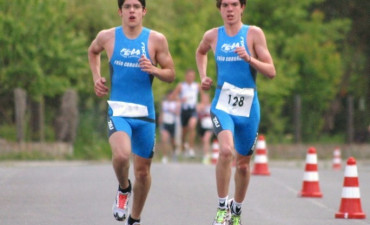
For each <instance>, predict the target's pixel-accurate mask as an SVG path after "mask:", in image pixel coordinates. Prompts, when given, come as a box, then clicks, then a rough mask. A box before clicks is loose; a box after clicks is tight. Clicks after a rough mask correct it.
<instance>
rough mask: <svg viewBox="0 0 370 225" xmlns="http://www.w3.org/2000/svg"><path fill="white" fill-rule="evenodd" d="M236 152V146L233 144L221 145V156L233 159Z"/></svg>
mask: <svg viewBox="0 0 370 225" xmlns="http://www.w3.org/2000/svg"><path fill="white" fill-rule="evenodd" d="M233 154H234V147H233V146H232V145H228V144H227V145H221V146H220V153H219V157H220V158H223V159H226V160H230V161H231V160H232V159H233Z"/></svg>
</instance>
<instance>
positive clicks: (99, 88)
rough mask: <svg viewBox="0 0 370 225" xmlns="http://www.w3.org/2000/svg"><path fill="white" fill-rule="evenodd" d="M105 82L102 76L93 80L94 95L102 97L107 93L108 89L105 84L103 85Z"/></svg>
mask: <svg viewBox="0 0 370 225" xmlns="http://www.w3.org/2000/svg"><path fill="white" fill-rule="evenodd" d="M105 82H106V80H105V78H104V77H100V78H99V79H97V80H96V81H95V84H94V90H95V94H96V96H98V97H103V96H104V95H107V94H108V91H109V89H108V87H107V86H105Z"/></svg>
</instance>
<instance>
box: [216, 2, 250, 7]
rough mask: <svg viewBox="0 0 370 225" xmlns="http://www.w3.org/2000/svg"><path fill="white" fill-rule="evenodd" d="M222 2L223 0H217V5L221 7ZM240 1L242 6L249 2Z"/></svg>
mask: <svg viewBox="0 0 370 225" xmlns="http://www.w3.org/2000/svg"><path fill="white" fill-rule="evenodd" d="M221 3H222V0H216V6H217V8H220V7H221ZM239 3H240V5H241V6H243V5H246V4H247V0H239Z"/></svg>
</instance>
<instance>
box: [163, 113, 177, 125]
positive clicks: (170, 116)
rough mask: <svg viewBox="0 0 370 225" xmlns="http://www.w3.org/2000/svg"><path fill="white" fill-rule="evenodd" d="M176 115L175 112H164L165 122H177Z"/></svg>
mask: <svg viewBox="0 0 370 225" xmlns="http://www.w3.org/2000/svg"><path fill="white" fill-rule="evenodd" d="M175 119H176V118H175V115H174V114H173V113H169V112H164V113H163V123H166V124H174V123H175Z"/></svg>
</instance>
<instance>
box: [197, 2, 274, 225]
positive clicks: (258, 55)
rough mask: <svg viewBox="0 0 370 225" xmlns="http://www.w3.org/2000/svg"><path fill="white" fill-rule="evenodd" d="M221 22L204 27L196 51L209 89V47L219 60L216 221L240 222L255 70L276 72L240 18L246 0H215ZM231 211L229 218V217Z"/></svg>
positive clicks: (260, 37)
mask: <svg viewBox="0 0 370 225" xmlns="http://www.w3.org/2000/svg"><path fill="white" fill-rule="evenodd" d="M216 6H217V8H218V9H219V11H220V14H221V17H222V19H223V22H224V25H223V26H221V27H217V28H213V29H210V30H208V31H207V32H205V34H204V36H203V39H202V40H201V42H200V44H199V46H198V49H197V51H196V61H197V67H198V71H199V75H200V78H201V87H202V89H204V90H209V89H210V87H211V85H212V79H211V78H210V77H208V76H207V72H206V71H207V53H208V51H209V50H211V49H212V51H213V53H214V55H215V60H216V64H217V88H216V92H215V96H214V99H213V102H212V107H211V115H212V122H213V127H214V132H215V134H216V135H217V138H218V141H219V144H220V155H219V159H218V162H217V165H216V183H217V193H218V197H219V204H218V209H217V215H216V217H215V219H214V222H213V224H214V225H220V224H221V225H224V224H232V225H238V224H241V222H240V214H241V206H242V203H243V201H244V199H245V195H246V192H247V187H248V183H249V178H250V159H251V155H252V153H253V150H254V148H255V142H256V138H257V132H258V126H259V121H260V106H259V102H258V96H257V89H256V71H259V72H260V73H262V74H264V75H265V76H267V77H269V78H274V77H275V75H276V74H275V67H274V64H273V60H272V58H271V55H270V52H269V50H268V48H267V44H266V38H265V35H264V33H263V31H262V30H261V29H260V28H259V27H256V26H248V25H244V24H243V23H242V21H241V19H242V14H243V12H244V9H245V7H246V0H216ZM234 157H236V171H235V176H234V181H235V196H234V199H231V201H228V193H229V184H230V178H231V173H232V170H231V165H232V160H233V158H234ZM229 211H231V218H230V219H229V216H230V215H229Z"/></svg>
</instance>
